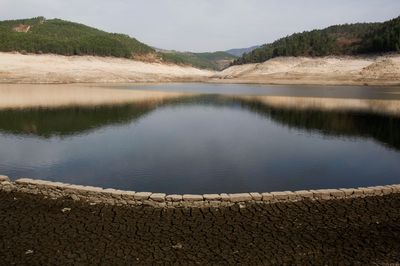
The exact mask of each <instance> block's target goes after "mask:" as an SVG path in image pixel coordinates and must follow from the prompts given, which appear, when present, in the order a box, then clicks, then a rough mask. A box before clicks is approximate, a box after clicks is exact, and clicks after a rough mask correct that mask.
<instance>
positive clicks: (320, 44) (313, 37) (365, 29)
mask: <svg viewBox="0 0 400 266" xmlns="http://www.w3.org/2000/svg"><path fill="white" fill-rule="evenodd" d="M383 52H400V17H398V18H395V19H392V20H390V21H387V22H383V23H357V24H345V25H336V26H331V27H328V28H326V29H322V30H313V31H305V32H302V33H295V34H293V35H290V36H288V37H285V38H282V39H279V40H277V41H275V42H273V43H269V44H265V45H262V46H261V47H259V48H257V49H255V50H253V51H251V52H249V53H246V54H243V55H242V56H241V57H240V58H238V59H236V60H235V61H234V62H233V65H240V64H247V63H261V62H264V61H267V60H269V59H271V58H274V57H279V56H328V55H357V54H366V53H383Z"/></svg>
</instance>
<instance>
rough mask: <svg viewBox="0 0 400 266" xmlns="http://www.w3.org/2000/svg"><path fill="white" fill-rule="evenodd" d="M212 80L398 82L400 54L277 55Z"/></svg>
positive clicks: (226, 71) (235, 67)
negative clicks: (339, 55)
mask: <svg viewBox="0 0 400 266" xmlns="http://www.w3.org/2000/svg"><path fill="white" fill-rule="evenodd" d="M212 80H213V81H214V82H222V83H268V84H321V85H365V84H369V85H399V84H400V55H398V54H397V55H385V56H374V57H323V58H306V57H280V58H275V59H271V60H268V61H266V62H264V63H260V64H246V65H240V66H232V67H230V68H228V69H225V70H224V71H222V72H219V73H217V74H216V75H214V76H213V78H212Z"/></svg>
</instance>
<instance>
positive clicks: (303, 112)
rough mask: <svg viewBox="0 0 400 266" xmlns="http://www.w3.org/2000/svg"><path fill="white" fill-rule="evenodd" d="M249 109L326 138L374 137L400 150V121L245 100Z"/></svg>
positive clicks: (387, 116) (357, 113) (369, 114)
mask: <svg viewBox="0 0 400 266" xmlns="http://www.w3.org/2000/svg"><path fill="white" fill-rule="evenodd" d="M243 104H244V106H246V108H247V109H249V110H251V111H252V112H256V113H258V114H260V115H263V116H267V117H269V118H271V119H272V120H274V121H276V122H278V123H280V124H283V125H286V126H288V127H292V128H297V129H301V130H306V131H309V132H317V133H319V134H322V135H327V136H341V137H363V138H373V139H375V140H377V141H379V142H382V143H384V144H385V145H388V146H390V147H392V148H396V149H399V150H400V134H399V132H400V118H399V117H398V116H391V115H383V114H376V113H369V112H363V111H349V110H347V111H338V110H334V111H329V110H317V109H292V108H284V107H271V106H268V105H266V104H265V103H262V102H256V101H249V102H248V101H246V102H244V103H243Z"/></svg>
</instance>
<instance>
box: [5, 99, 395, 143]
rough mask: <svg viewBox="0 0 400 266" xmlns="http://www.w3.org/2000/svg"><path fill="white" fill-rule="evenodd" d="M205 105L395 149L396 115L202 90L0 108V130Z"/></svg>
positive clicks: (115, 120) (61, 130)
mask: <svg viewBox="0 0 400 266" xmlns="http://www.w3.org/2000/svg"><path fill="white" fill-rule="evenodd" d="M184 105H211V106H215V107H231V108H243V109H246V110H249V111H251V112H254V113H257V114H259V115H261V116H264V117H268V118H270V119H272V120H273V121H275V122H278V123H280V124H283V125H286V126H288V127H293V128H297V129H300V130H306V131H312V132H318V133H319V134H323V135H329V136H343V137H346V136H350V137H363V138H373V139H375V140H377V141H379V142H382V143H384V144H386V145H388V146H390V147H392V148H396V149H399V150H400V134H398V132H400V117H398V116H391V115H383V114H376V113H371V112H367V111H359V110H358V111H357V110H343V111H341V110H333V111H332V110H321V109H318V108H301V109H296V108H293V106H288V107H284V106H274V105H272V104H269V103H268V102H265V101H257V100H256V99H255V98H252V99H251V100H249V99H245V100H244V99H240V98H238V97H228V96H216V95H205V96H196V97H185V98H179V99H172V100H166V101H164V102H163V103H159V104H157V103H154V102H143V103H140V104H138V103H136V104H124V105H114V106H100V107H69V108H56V109H47V108H46V109H28V110H6V111H0V132H3V133H7V134H16V135H34V136H39V137H45V138H47V137H52V136H71V135H76V134H84V133H87V132H89V131H91V130H95V129H99V128H101V127H104V126H109V125H121V124H127V123H131V122H133V121H135V120H137V119H139V118H141V117H143V116H144V115H146V114H148V113H150V112H152V111H154V110H155V109H156V108H158V107H162V106H184Z"/></svg>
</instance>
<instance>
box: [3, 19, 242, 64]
mask: <svg viewBox="0 0 400 266" xmlns="http://www.w3.org/2000/svg"><path fill="white" fill-rule="evenodd" d="M0 51H2V52H14V51H16V52H22V53H25V52H26V53H38V54H41V53H49V54H60V55H94V56H114V57H124V58H136V59H139V60H151V61H160V60H162V61H165V62H169V63H175V64H181V65H190V66H194V67H198V68H206V69H214V70H218V69H222V68H225V67H227V66H229V64H230V63H231V62H232V61H233V60H234V59H235V58H236V57H235V56H233V55H230V54H228V53H225V52H215V53H189V52H187V53H180V52H175V51H161V52H159V53H156V50H155V49H153V48H151V47H150V46H148V45H146V44H144V43H141V42H139V41H137V40H136V39H134V38H131V37H129V36H128V35H124V34H117V33H108V32H105V31H101V30H98V29H95V28H92V27H88V26H85V25H83V24H79V23H74V22H69V21H64V20H61V19H49V20H46V19H45V18H44V17H37V18H31V19H19V20H6V21H0ZM150 54H151V55H150ZM146 55H149V56H146Z"/></svg>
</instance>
